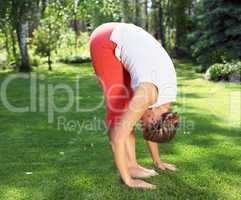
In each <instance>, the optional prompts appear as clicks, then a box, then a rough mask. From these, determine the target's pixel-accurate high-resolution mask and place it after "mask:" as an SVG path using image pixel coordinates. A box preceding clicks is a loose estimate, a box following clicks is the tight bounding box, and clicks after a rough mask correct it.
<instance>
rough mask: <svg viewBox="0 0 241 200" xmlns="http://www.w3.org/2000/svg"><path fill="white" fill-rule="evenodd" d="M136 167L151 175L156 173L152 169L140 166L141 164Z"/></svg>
mask: <svg viewBox="0 0 241 200" xmlns="http://www.w3.org/2000/svg"><path fill="white" fill-rule="evenodd" d="M138 168H139V169H141V170H143V171H146V172H147V173H149V174H150V175H151V176H157V175H158V173H157V172H156V171H155V170H154V169H147V168H145V167H142V166H141V165H138Z"/></svg>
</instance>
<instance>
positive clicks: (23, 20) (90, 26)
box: [0, 0, 241, 71]
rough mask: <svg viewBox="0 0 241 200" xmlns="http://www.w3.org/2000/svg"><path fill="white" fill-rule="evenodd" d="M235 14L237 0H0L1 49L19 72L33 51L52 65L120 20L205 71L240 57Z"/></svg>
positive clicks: (240, 6)
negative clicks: (101, 27)
mask: <svg viewBox="0 0 241 200" xmlns="http://www.w3.org/2000/svg"><path fill="white" fill-rule="evenodd" d="M240 16H241V3H240V1H238V0H230V1H227V0H199V1H198V0H57V1H53V0H22V1H18V0H0V29H1V36H0V37H1V41H2V43H3V45H2V47H1V49H0V54H1V53H2V54H3V53H4V52H5V53H6V54H7V62H8V63H9V64H11V65H13V64H14V65H15V66H17V68H18V69H19V71H30V70H31V65H32V61H33V60H34V57H35V54H38V55H40V56H41V57H42V58H43V59H42V60H43V62H47V63H49V69H51V63H52V60H63V57H64V60H65V59H67V60H68V59H70V60H73V57H80V56H81V55H83V54H84V55H85V56H86V53H83V52H84V51H85V52H86V51H87V49H85V48H86V47H87V46H88V45H87V44H86V43H87V42H86V41H87V40H86V35H89V34H90V32H91V31H93V30H94V29H95V28H96V27H97V26H98V25H100V24H102V23H104V22H108V21H122V22H127V23H134V24H136V25H138V26H141V27H143V28H144V29H146V30H147V31H149V32H150V33H152V34H153V35H154V37H156V38H157V39H158V40H159V41H160V42H161V43H162V45H163V46H164V47H165V48H166V49H167V50H168V51H169V52H170V53H171V54H172V56H173V57H177V58H189V59H192V60H193V61H195V62H198V63H200V64H201V65H202V70H205V69H206V68H207V67H208V66H209V65H211V64H213V63H216V62H225V61H229V60H235V59H240V57H241V53H240V52H241V51H240V49H241V45H240V44H241V26H240V24H241V23H240V22H241V17H240ZM70 41H71V42H70ZM64 52H66V53H64ZM70 54H71V55H72V58H71V55H70ZM66 57H67V58H66ZM69 57H70V58H69ZM45 58H47V59H46V60H45ZM77 60H81V59H79V58H78V59H77Z"/></svg>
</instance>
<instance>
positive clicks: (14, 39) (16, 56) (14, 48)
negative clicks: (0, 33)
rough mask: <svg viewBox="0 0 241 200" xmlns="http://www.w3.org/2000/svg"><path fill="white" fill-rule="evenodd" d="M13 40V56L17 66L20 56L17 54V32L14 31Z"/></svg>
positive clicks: (12, 32)
mask: <svg viewBox="0 0 241 200" xmlns="http://www.w3.org/2000/svg"><path fill="white" fill-rule="evenodd" d="M11 39H12V54H13V57H14V60H15V63H16V65H17V66H18V65H19V59H18V54H17V49H16V38H15V31H14V30H13V29H12V30H11Z"/></svg>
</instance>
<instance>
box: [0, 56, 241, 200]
mask: <svg viewBox="0 0 241 200" xmlns="http://www.w3.org/2000/svg"><path fill="white" fill-rule="evenodd" d="M176 67H177V73H178V86H179V87H178V91H179V96H178V102H177V103H176V104H175V109H176V110H177V111H178V112H179V113H180V115H181V122H182V123H181V126H180V129H179V131H178V134H177V137H176V138H175V140H174V141H173V142H171V143H169V144H165V145H161V146H160V151H161V154H162V159H163V160H164V161H167V162H173V163H176V164H177V167H178V168H179V171H177V172H167V171H164V172H160V175H159V176H158V177H154V178H151V179H148V180H149V182H152V183H154V184H156V185H157V186H158V189H157V190H155V191H141V190H130V189H128V188H126V187H125V186H124V185H123V184H122V183H121V182H120V179H119V177H118V174H117V171H116V168H115V166H114V162H113V160H112V154H111V150H110V147H109V142H108V137H107V135H106V134H105V127H104V125H103V124H101V125H100V126H99V127H97V125H96V126H91V125H93V123H94V121H95V120H96V121H98V120H99V121H100V120H103V119H104V112H105V109H104V106H102V107H101V108H99V109H97V110H94V111H93V112H76V104H77V102H78V103H79V107H80V108H91V107H93V106H96V105H97V104H98V103H99V101H100V100H101V99H102V90H101V88H100V87H99V85H98V81H97V80H96V78H95V75H94V73H93V69H92V67H91V65H90V64H83V65H65V64H56V65H54V67H53V71H52V72H49V71H47V66H43V67H39V68H36V69H35V70H34V72H37V75H38V76H37V81H38V82H37V85H38V87H39V86H42V88H44V89H45V90H44V94H45V95H44V96H43V97H40V96H39V93H40V91H38V99H37V112H27V113H14V112H10V111H8V110H7V109H6V108H5V107H4V106H3V104H2V101H1V104H0V119H1V124H0V199H1V200H9V199H17V200H19V199H24V200H25V199H36V200H42V199H49V200H52V199H56V200H57V199H65V200H73V199H74V200H76V199H80V200H82V199H87V200H88V199H91V200H92V199H116V200H117V199H146V200H150V199H168V200H169V199H227V200H232V199H240V196H241V190H240V188H241V176H240V174H241V162H240V152H241V133H240V119H241V116H240V115H241V114H240V91H241V86H240V85H239V84H232V83H213V82H209V81H206V80H203V78H202V74H197V73H195V72H194V70H193V65H192V64H191V63H188V62H183V61H182V62H181V61H176ZM10 74H13V73H12V72H10V71H6V72H1V73H0V83H1V84H2V83H3V82H4V80H5V79H6V78H7V77H8V76H9V75H10ZM40 74H42V76H43V79H42V78H41V77H39V75H40ZM77 83H78V84H77ZM30 84H31V83H30V80H27V79H17V80H15V81H14V82H12V83H11V84H10V85H9V88H8V90H7V95H8V99H9V101H10V102H11V103H12V104H13V105H15V106H26V105H28V104H29V100H30V96H29V95H30V92H29V86H30ZM58 84H66V85H68V86H69V87H70V88H72V89H73V91H74V99H75V103H74V105H73V106H72V107H71V108H70V109H69V110H68V112H64V113H58V112H54V120H53V122H51V123H48V111H49V110H48V109H47V106H46V105H45V104H46V102H47V100H48V98H49V95H51V94H50V93H49V91H48V86H49V85H52V86H56V85H58ZM77 85H78V86H79V87H77ZM76 87H77V89H76ZM77 91H78V92H79V93H77ZM1 92H2V91H1ZM77 94H78V95H77ZM54 101H55V103H56V106H61V105H65V104H66V103H67V102H68V95H67V93H66V92H65V91H62V90H58V91H56V92H55V93H54ZM60 117H62V118H63V119H65V120H66V122H68V123H69V124H68V126H67V125H66V126H67V127H64V126H63V125H62V126H58V122H59V119H60ZM84 126H85V129H81V128H83V127H84ZM96 127H97V128H98V129H97V130H96ZM137 138H138V139H137V154H138V158H139V162H140V163H141V164H143V165H144V166H146V167H153V166H152V161H151V158H150V155H149V152H148V150H147V147H146V145H145V142H144V141H143V139H142V135H141V133H140V131H139V130H138V131H137Z"/></svg>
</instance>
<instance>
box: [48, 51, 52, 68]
mask: <svg viewBox="0 0 241 200" xmlns="http://www.w3.org/2000/svg"><path fill="white" fill-rule="evenodd" d="M48 65H49V71H52V61H51V51H50V52H49V53H48Z"/></svg>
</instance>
